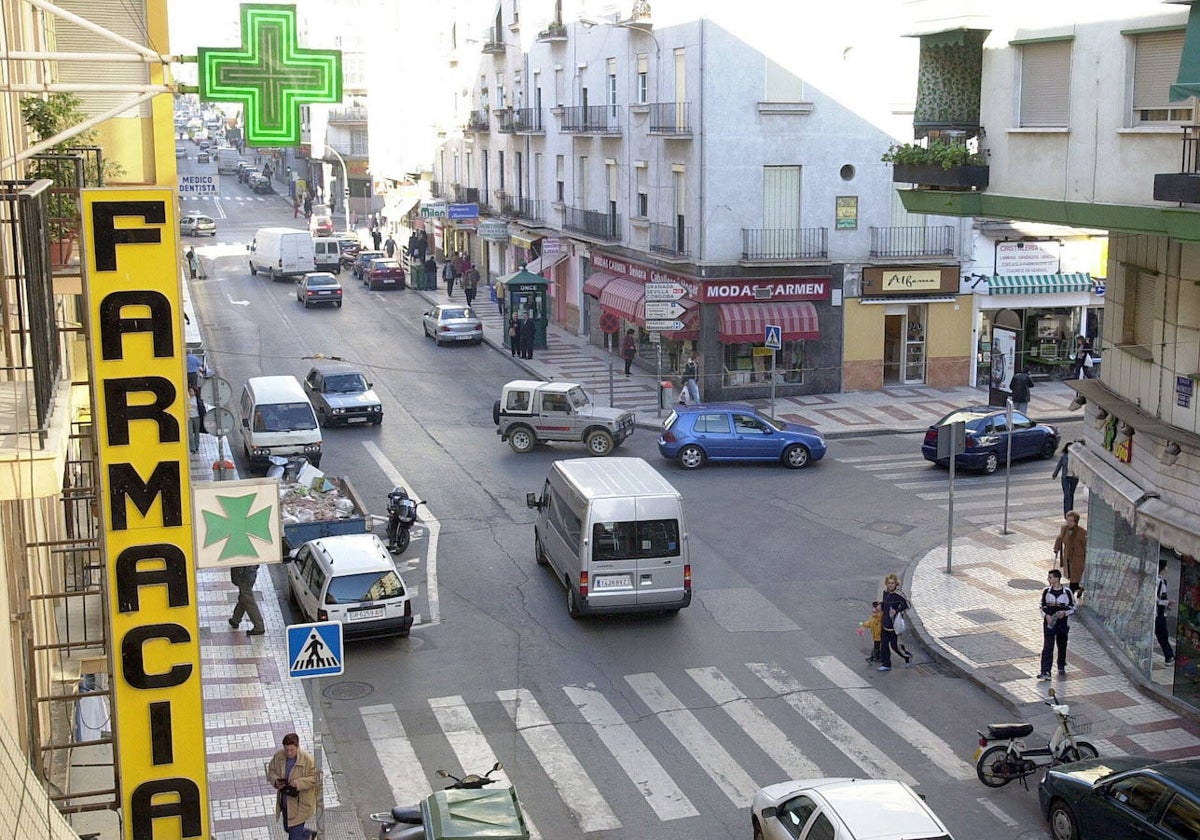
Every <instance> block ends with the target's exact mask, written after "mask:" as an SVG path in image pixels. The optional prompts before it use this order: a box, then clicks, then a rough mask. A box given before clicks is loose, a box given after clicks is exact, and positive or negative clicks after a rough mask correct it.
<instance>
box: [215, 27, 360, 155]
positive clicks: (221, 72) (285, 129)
mask: <svg viewBox="0 0 1200 840" xmlns="http://www.w3.org/2000/svg"><path fill="white" fill-rule="evenodd" d="M241 15H242V47H241V49H218V48H215V47H200V48H199V50H197V54H198V59H197V60H198V63H199V66H200V72H199V77H200V98H201V99H202V100H205V101H209V102H240V103H242V107H243V108H244V109H245V135H244V136H245V139H246V144H247V145H249V146H295V145H297V144H299V142H300V106H301V105H308V104H332V103H335V102H341V101H342V53H341V51H339V50H308V49H301V48H300V46H299V45H298V44H297V42H296V7H295V6H282V5H281V6H275V5H266V4H263V5H258V4H245V5H243V6H242V7H241Z"/></svg>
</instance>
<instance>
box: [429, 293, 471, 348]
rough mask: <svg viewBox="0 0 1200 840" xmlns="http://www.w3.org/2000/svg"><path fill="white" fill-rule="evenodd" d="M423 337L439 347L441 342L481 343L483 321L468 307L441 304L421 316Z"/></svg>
mask: <svg viewBox="0 0 1200 840" xmlns="http://www.w3.org/2000/svg"><path fill="white" fill-rule="evenodd" d="M421 325H422V327H423V328H424V330H425V337H426V338H432V339H433V340H434V341H436V342H437V343H438V345H439V346H441V344H442V343H443V342H455V341H469V342H471V343H472V344H482V343H483V321H481V320H479V316H478V315H476V314H475V310H474V309H472V308H471V307H469V306H459V305H458V304H455V303H442V304H438V305H437V306H435V307H433V309H429V310H427V311H426V312H425V313H424V314H423V315H422V316H421Z"/></svg>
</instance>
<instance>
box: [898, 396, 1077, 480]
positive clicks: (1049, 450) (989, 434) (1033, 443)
mask: <svg viewBox="0 0 1200 840" xmlns="http://www.w3.org/2000/svg"><path fill="white" fill-rule="evenodd" d="M1012 419H1013V427H1012V432H1011V434H1010V432H1009V429H1008V420H1007V417H1006V414H1005V410H1004V409H1003V408H997V407H995V406H986V405H979V406H969V407H967V408H960V409H958V410H956V411H952V412H950V413H949V414H947V415H946V416H945V417H943V418H942V419H941V420H939V421H937V422H936V423H934V424H933V425H932V426H930V427H929V429H928V430H927V431H926V432H925V440H924V441H923V442H922V443H921V454H922V455H923V456H925V460H926V461H933V462H934V463H936V464H937V465H938V466H949V464H950V459H949V458H942V459H939V458H938V457H937V436H938V428H939V427H940V426H945V425H946V424H948V423H957V422H960V421H961V422H963V423H965V424H966V449H965V450H964V451H963V452H960V453H958V457H956V458H955V459H954V465H955V467H956V468H959V469H967V470H982V471H983V472H985V473H987V474H989V475H990V474H992V473H994V472H995V471H996V468H997V467H999V466H1000V464H1002V463H1004V459H1005V458H1006V457H1007V454H1008V440H1009V437H1010V436H1011V438H1012V457H1013V460H1014V461H1016V460H1019V459H1021V458H1052V457H1054V453H1055V451H1056V450H1057V449H1058V439H1059V436H1058V429H1057V428H1055V427H1054V426H1050V425H1047V424H1045V423H1035V422H1034V421H1032V420H1030V419H1029V418H1028V417H1026V416H1025V415H1024V414H1022V413H1021V412H1019V411H1014V412H1013V415H1012Z"/></svg>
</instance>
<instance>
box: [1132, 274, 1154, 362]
mask: <svg viewBox="0 0 1200 840" xmlns="http://www.w3.org/2000/svg"><path fill="white" fill-rule="evenodd" d="M1133 294H1134V298H1133V343H1134V344H1137V345H1140V346H1142V347H1152V346H1153V345H1154V319H1155V317H1156V316H1157V315H1158V307H1159V302H1158V297H1159V282H1158V278H1157V277H1155V276H1154V275H1153V274H1146V273H1145V272H1139V273H1138V276H1137V286H1136V287H1134V290H1133Z"/></svg>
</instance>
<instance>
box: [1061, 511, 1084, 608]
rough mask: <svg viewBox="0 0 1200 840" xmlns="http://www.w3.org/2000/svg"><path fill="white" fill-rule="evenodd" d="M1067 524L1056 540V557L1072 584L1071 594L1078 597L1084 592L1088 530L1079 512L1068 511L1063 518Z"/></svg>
mask: <svg viewBox="0 0 1200 840" xmlns="http://www.w3.org/2000/svg"><path fill="white" fill-rule="evenodd" d="M1063 519H1065V520H1066V524H1065V525H1063V526H1062V529H1061V530H1060V531H1059V532H1058V537H1057V538H1056V539H1055V540H1054V556H1055V558H1056V559H1057V561H1058V566H1059V568H1061V569H1062V570H1063V571H1064V572H1066V573H1067V580H1068V581H1070V583H1071V594H1073V595H1076V596H1078V595H1079V593H1080V592H1082V591H1083V587H1082V586H1080V584H1081V583H1082V582H1083V566H1084V563H1085V562H1086V561H1087V529H1086V528H1084V527H1083V526H1082V525H1080V524H1079V512H1078V511H1074V510H1069V511H1067V515H1066V516H1064V517H1063Z"/></svg>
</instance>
